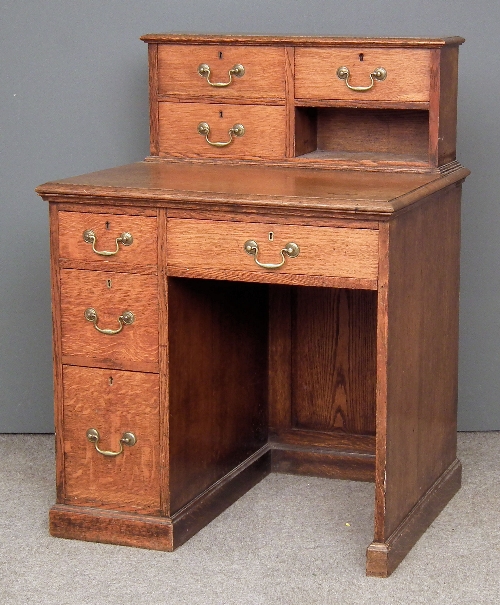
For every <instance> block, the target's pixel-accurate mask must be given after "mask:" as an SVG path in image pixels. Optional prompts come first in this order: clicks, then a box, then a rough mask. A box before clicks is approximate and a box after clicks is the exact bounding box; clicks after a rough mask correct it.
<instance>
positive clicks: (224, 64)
mask: <svg viewBox="0 0 500 605" xmlns="http://www.w3.org/2000/svg"><path fill="white" fill-rule="evenodd" d="M202 63H205V64H207V65H208V66H209V67H210V71H211V73H210V81H211V82H228V81H229V75H228V72H229V70H230V69H231V68H232V67H234V66H235V65H238V64H241V65H243V67H244V68H245V74H244V75H243V76H242V77H241V78H237V77H233V79H232V82H231V84H230V85H229V86H227V87H224V88H214V87H212V86H210V84H208V82H207V79H206V78H202V77H201V76H200V75H199V74H198V65H200V64H202ZM284 80H285V51H284V48H276V47H274V48H273V47H269V48H264V47H261V46H260V47H259V46H253V45H250V46H236V47H235V46H228V45H224V44H221V45H206V46H205V45H199V44H196V45H182V46H180V45H175V44H161V45H159V46H158V84H159V93H160V94H169V95H175V96H178V97H182V96H184V95H186V96H191V97H193V96H211V97H214V98H216V99H220V101H221V102H222V103H225V102H227V100H228V99H231V100H234V99H262V98H274V99H284V98H285V82H284Z"/></svg>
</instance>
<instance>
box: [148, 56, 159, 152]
mask: <svg viewBox="0 0 500 605" xmlns="http://www.w3.org/2000/svg"><path fill="white" fill-rule="evenodd" d="M148 66H149V153H150V154H151V155H158V152H159V149H158V44H149V46H148Z"/></svg>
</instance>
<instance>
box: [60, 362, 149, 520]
mask: <svg viewBox="0 0 500 605" xmlns="http://www.w3.org/2000/svg"><path fill="white" fill-rule="evenodd" d="M63 388H64V483H65V503H66V504H74V505H83V506H99V507H100V508H111V509H116V510H123V511H130V512H136V511H137V512H149V513H153V512H158V511H159V508H160V488H159V464H160V460H159V458H160V455H159V452H160V444H159V441H160V434H159V433H160V431H159V404H158V401H159V397H158V393H159V383H158V375H157V374H142V373H140V372H122V371H116V370H102V369H95V368H79V367H74V366H64V368H63ZM91 429H93V430H94V431H97V433H98V435H99V440H98V441H97V443H96V442H94V441H90V440H89V439H88V438H87V432H88V431H89V430H91ZM125 433H132V435H133V436H134V438H135V440H136V442H135V444H134V445H131V441H130V440H129V441H128V444H123V443H121V442H120V439H122V438H123V435H124V434H125ZM96 446H97V447H98V448H99V449H100V450H101V451H103V452H105V454H103V453H99V452H98V451H97V450H96ZM120 450H121V453H119V454H118V455H115V456H112V455H111V454H113V453H115V454H116V453H118V452H120Z"/></svg>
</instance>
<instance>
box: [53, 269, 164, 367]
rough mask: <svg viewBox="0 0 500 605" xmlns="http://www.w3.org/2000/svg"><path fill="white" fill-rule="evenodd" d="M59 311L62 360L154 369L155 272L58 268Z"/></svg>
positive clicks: (155, 330)
mask: <svg viewBox="0 0 500 605" xmlns="http://www.w3.org/2000/svg"><path fill="white" fill-rule="evenodd" d="M92 310H93V311H94V312H92ZM61 315H62V318H61V323H62V325H61V332H62V354H63V358H64V359H65V360H66V362H67V363H78V364H83V365H99V364H105V367H109V366H110V365H111V366H113V365H114V366H119V367H124V368H126V369H144V370H145V371H157V365H158V281H157V278H156V276H154V275H139V274H128V273H115V272H111V271H109V272H108V271H84V270H76V269H63V270H62V271H61ZM103 331H104V332H103ZM87 360H88V361H87Z"/></svg>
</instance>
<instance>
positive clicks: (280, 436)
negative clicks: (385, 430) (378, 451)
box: [269, 423, 375, 456]
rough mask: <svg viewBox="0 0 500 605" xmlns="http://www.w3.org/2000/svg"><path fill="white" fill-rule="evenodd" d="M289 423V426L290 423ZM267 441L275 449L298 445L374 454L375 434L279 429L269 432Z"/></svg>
mask: <svg viewBox="0 0 500 605" xmlns="http://www.w3.org/2000/svg"><path fill="white" fill-rule="evenodd" d="M289 425H290V426H291V424H290V423H289ZM269 443H270V444H271V446H272V447H273V448H277V449H287V448H289V449H293V448H294V447H299V448H309V449H325V450H336V451H337V452H345V453H357V454H370V455H372V456H374V455H375V435H357V434H353V433H345V432H342V431H328V430H325V431H317V430H306V429H297V428H288V429H284V430H283V429H281V430H278V431H276V432H270V434H269Z"/></svg>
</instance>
